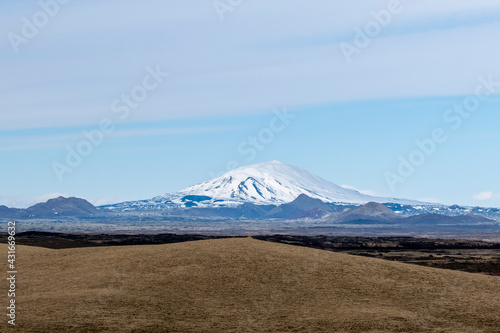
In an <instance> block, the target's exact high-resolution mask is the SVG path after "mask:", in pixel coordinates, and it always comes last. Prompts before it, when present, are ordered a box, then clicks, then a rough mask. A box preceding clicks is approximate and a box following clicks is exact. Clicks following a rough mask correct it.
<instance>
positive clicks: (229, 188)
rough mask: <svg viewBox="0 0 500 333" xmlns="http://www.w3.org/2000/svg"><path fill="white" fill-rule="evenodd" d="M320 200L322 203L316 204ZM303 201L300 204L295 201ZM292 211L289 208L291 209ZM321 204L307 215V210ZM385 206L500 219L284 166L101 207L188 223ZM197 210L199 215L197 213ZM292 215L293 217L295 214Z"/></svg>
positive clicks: (263, 166) (487, 211)
mask: <svg viewBox="0 0 500 333" xmlns="http://www.w3.org/2000/svg"><path fill="white" fill-rule="evenodd" d="M306 198H310V199H311V200H313V199H314V200H316V201H311V200H309V199H306ZM295 200H298V201H295ZM292 202H293V204H292V205H288V204H291V203H292ZM313 202H316V203H319V202H321V204H319V205H317V207H314V209H313V208H311V209H309V210H305V209H303V206H304V205H307V206H312V205H313V204H312V203H313ZM368 202H377V203H383V204H384V205H385V206H386V207H388V208H389V209H390V210H392V211H394V212H395V213H397V214H398V215H401V216H412V215H420V214H442V215H449V216H458V215H464V214H477V215H481V216H486V217H500V209H498V208H481V207H461V206H457V205H454V206H445V205H441V204H436V203H427V202H420V201H416V200H409V199H401V198H388V197H375V196H370V195H366V194H362V193H360V192H358V191H355V190H352V189H346V188H343V187H341V186H338V185H335V184H333V183H331V182H328V181H326V180H324V179H322V178H320V177H317V176H315V175H313V174H311V173H310V172H308V171H306V170H303V169H300V168H297V167H293V166H290V165H287V164H284V163H282V162H279V161H271V162H265V163H260V164H255V165H250V166H244V167H241V168H238V169H235V170H233V171H230V172H228V173H226V174H224V175H222V176H221V177H218V178H215V179H212V180H209V181H206V182H204V183H201V184H198V185H194V186H190V187H188V188H186V189H184V190H181V191H178V192H174V193H167V194H163V195H160V196H157V197H154V198H152V199H148V200H139V201H130V202H123V203H118V204H114V205H107V206H101V207H99V208H101V209H108V210H111V211H114V212H149V211H157V212H158V211H164V212H168V213H169V215H171V216H173V215H180V216H186V217H194V216H198V217H212V216H220V215H223V216H231V217H234V218H239V217H245V218H262V217H265V218H290V217H293V218H313V219H317V218H322V217H323V216H324V215H325V214H327V213H330V212H339V211H343V210H344V209H346V208H352V207H355V206H359V205H363V204H366V203H368ZM191 208H197V209H199V210H192V209H191ZM290 212H292V214H290Z"/></svg>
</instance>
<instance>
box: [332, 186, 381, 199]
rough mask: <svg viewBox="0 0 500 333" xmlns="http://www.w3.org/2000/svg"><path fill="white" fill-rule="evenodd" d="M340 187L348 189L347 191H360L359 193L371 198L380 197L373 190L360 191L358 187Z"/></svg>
mask: <svg viewBox="0 0 500 333" xmlns="http://www.w3.org/2000/svg"><path fill="white" fill-rule="evenodd" d="M340 187H343V188H346V189H349V190H354V191H358V192H359V193H362V194H366V195H371V196H377V195H378V194H377V192H375V191H373V190H358V189H357V188H356V187H354V186H351V185H340Z"/></svg>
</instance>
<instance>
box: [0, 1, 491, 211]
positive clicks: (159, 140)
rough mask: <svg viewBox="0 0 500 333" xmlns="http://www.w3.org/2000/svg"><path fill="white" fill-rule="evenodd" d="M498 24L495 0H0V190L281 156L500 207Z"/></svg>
mask: <svg viewBox="0 0 500 333" xmlns="http://www.w3.org/2000/svg"><path fill="white" fill-rule="evenodd" d="M498 40H500V3H499V2H498V1H494V0H491V1H489V0H482V1H481V0H478V1H469V0H441V1H439V2H436V1H428V0H420V1H411V0H401V1H398V0H389V1H378V0H357V1H340V0H335V1H327V0H307V1H306V0H300V1H299V0H273V1H268V0H251V1H250V0H231V1H229V0H189V1H179V0H178V1H173V0H170V1H169V0H162V1H157V0H150V1H147V2H138V1H129V0H120V1H117V0H111V1H95V0H88V1H75V0H72V1H68V0H65V1H63V0H41V1H31V0H30V1H28V0H19V1H15V2H13V1H0V78H1V80H0V112H1V118H0V119H1V121H0V154H1V163H0V175H1V176H0V205H7V206H10V207H28V206H30V205H32V204H34V203H36V202H40V201H45V200H47V199H49V198H52V197H55V196H59V195H64V196H77V197H83V198H86V199H88V200H89V201H91V202H92V203H94V204H96V205H99V204H108V203H114V202H120V201H125V200H138V199H147V198H151V197H154V196H156V195H159V194H163V193H168V192H173V191H177V190H181V189H183V188H185V187H188V186H190V185H193V184H196V183H200V182H203V181H205V180H208V179H211V178H213V177H215V176H219V175H221V174H222V173H224V172H226V171H229V170H231V169H233V168H235V167H237V166H242V165H248V164H255V163H260V162H265V161H270V160H280V161H282V162H284V163H288V164H291V165H294V166H297V167H300V168H303V169H306V170H309V171H310V172H312V173H314V174H316V175H318V176H320V177H322V178H324V179H326V180H328V181H331V182H333V183H336V184H338V185H342V186H346V187H349V188H355V189H358V190H360V191H363V192H364V193H369V194H376V195H379V196H390V197H402V198H409V199H418V200H425V201H432V202H440V203H444V204H455V203H456V204H460V205H471V206H486V207H500V177H498V175H499V172H498V170H500V154H499V148H498V147H499V144H500V131H499V127H500V113H499V112H498V109H499V107H500V66H499V62H498V59H500V47H499V44H498Z"/></svg>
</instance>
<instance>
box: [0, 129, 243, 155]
mask: <svg viewBox="0 0 500 333" xmlns="http://www.w3.org/2000/svg"><path fill="white" fill-rule="evenodd" d="M89 129H91V128H89ZM238 129H241V127H239V126H207V127H184V128H154V129H148V128H142V129H125V130H117V131H114V132H112V133H110V134H107V135H106V138H107V139H112V138H133V137H150V136H172V135H191V134H201V133H214V132H223V131H233V130H238ZM0 134H1V133H0ZM0 138H1V140H0V151H21V150H35V149H56V148H61V149H62V148H64V147H65V146H66V145H67V144H68V142H71V141H76V140H81V139H84V138H85V137H84V136H83V134H82V133H80V132H75V133H70V134H54V135H51V134H44V135H26V136H17V135H16V136H14V135H6V136H4V137H3V138H2V136H1V135H0Z"/></svg>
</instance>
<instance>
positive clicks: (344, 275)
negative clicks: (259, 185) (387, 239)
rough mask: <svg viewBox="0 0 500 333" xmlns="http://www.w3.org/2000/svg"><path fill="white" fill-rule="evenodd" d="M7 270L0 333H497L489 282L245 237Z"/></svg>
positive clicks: (63, 257) (495, 280) (52, 254)
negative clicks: (11, 318)
mask: <svg viewBox="0 0 500 333" xmlns="http://www.w3.org/2000/svg"><path fill="white" fill-rule="evenodd" d="M0 249H1V251H3V253H5V254H6V253H7V246H6V245H5V244H1V245H0ZM5 256H6V255H5ZM6 261H7V260H6V259H5V260H3V261H2V265H1V266H0V267H1V269H2V271H3V272H6V271H7V267H6V264H7V263H6ZM17 270H18V274H17V281H16V282H17V290H16V296H17V298H16V304H17V307H16V310H17V317H16V327H15V328H9V327H8V326H10V325H8V324H7V319H6V316H5V314H4V315H3V317H4V323H1V324H0V327H3V329H2V330H1V331H2V332H7V331H18V332H500V277H499V276H488V275H483V274H472V273H466V272H460V271H451V270H443V269H436V268H429V267H421V266H416V265H409V264H404V263H399V262H391V261H387V260H381V259H376V258H365V257H359V256H352V255H348V254H343V253H333V252H328V251H322V250H316V249H311V248H306V247H298V246H291V245H285V244H278V243H270V242H264V241H259V240H255V239H251V238H239V239H215V240H202V241H194V242H185V243H176V244H166V245H140V246H115V247H94V248H73V249H60V250H52V249H45V248H38V247H29V246H18V247H17ZM4 274H6V273H4ZM4 281H5V280H4ZM2 285H4V286H5V287H4V291H2V295H4V296H2V299H3V304H5V306H7V305H8V303H7V302H8V300H7V295H6V291H7V290H8V285H7V282H6V281H5V282H4V283H3V284H2ZM4 309H5V307H4ZM4 311H5V313H6V310H4Z"/></svg>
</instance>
